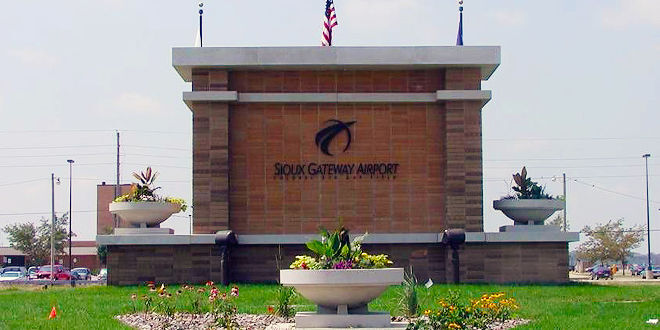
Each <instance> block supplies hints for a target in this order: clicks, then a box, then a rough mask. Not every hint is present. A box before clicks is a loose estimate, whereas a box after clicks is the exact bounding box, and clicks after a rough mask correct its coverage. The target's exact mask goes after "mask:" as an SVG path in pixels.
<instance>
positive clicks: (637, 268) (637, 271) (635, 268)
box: [630, 265, 646, 276]
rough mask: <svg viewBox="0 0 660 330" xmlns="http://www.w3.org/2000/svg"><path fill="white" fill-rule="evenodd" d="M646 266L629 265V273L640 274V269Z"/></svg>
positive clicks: (642, 269)
mask: <svg viewBox="0 0 660 330" xmlns="http://www.w3.org/2000/svg"><path fill="white" fill-rule="evenodd" d="M645 269H646V268H644V266H642V265H631V266H630V274H631V275H633V276H639V275H642V271H644V270H645Z"/></svg>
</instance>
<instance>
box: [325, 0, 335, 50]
mask: <svg viewBox="0 0 660 330" xmlns="http://www.w3.org/2000/svg"><path fill="white" fill-rule="evenodd" d="M335 26H337V13H335V3H334V1H333V0H326V2H325V17H324V19H323V38H322V39H321V45H322V46H332V29H333V28H334V27H335Z"/></svg>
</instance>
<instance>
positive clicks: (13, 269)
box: [0, 266, 27, 275]
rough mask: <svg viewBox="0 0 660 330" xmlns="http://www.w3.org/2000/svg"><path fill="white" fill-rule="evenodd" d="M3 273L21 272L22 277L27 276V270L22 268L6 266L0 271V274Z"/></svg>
mask: <svg viewBox="0 0 660 330" xmlns="http://www.w3.org/2000/svg"><path fill="white" fill-rule="evenodd" d="M5 272H21V273H22V274H23V275H25V274H27V269H25V267H23V266H7V267H5V268H3V269H2V270H1V271H0V274H4V273H5Z"/></svg>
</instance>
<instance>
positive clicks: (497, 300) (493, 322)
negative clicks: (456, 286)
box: [406, 291, 527, 330]
mask: <svg viewBox="0 0 660 330" xmlns="http://www.w3.org/2000/svg"><path fill="white" fill-rule="evenodd" d="M438 304H439V305H440V307H439V308H437V309H427V310H425V311H424V313H423V314H424V315H423V316H422V317H420V318H417V319H413V320H412V321H411V322H410V323H409V324H408V327H407V328H406V329H409V330H418V329H432V330H435V329H438V330H439V329H493V328H496V329H503V328H502V326H506V325H507V324H509V325H513V326H516V325H519V324H523V323H526V322H527V321H525V320H513V319H512V318H513V315H514V312H515V311H516V310H517V309H518V308H519V306H518V304H517V302H516V300H515V299H514V298H509V297H507V296H506V294H505V293H503V292H497V293H490V294H483V295H481V297H480V298H478V299H472V300H470V301H469V302H466V301H464V300H462V299H461V297H460V295H459V293H458V292H456V291H449V297H448V298H447V299H440V300H439V301H438Z"/></svg>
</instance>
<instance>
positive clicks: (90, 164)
mask: <svg viewBox="0 0 660 330" xmlns="http://www.w3.org/2000/svg"><path fill="white" fill-rule="evenodd" d="M112 164H114V163H81V164H76V166H98V165H112ZM61 166H69V165H68V164H38V165H0V167H2V168H15V167H21V168H23V167H61Z"/></svg>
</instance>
